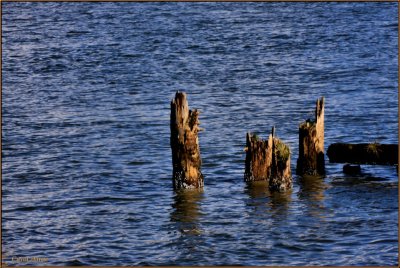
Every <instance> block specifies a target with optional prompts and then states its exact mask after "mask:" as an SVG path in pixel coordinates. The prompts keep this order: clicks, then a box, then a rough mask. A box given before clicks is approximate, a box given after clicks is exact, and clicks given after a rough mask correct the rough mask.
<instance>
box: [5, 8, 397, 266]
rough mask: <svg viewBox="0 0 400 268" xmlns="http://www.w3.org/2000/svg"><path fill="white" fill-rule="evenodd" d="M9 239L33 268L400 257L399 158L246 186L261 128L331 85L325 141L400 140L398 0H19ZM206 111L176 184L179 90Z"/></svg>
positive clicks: (9, 39)
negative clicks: (190, 167)
mask: <svg viewBox="0 0 400 268" xmlns="http://www.w3.org/2000/svg"><path fill="white" fill-rule="evenodd" d="M2 6H3V11H2V12H3V16H2V23H3V28H2V31H3V32H2V33H3V47H2V48H3V58H2V62H3V67H2V68H3V69H2V72H3V73H2V74H3V81H2V82H3V91H2V100H3V102H2V116H3V117H2V123H3V125H2V126H3V128H2V142H3V147H2V157H3V158H2V159H3V163H2V171H3V173H2V175H3V177H2V196H3V199H2V243H3V245H2V246H3V253H4V254H5V255H6V259H5V261H6V262H7V263H8V264H9V265H19V264H20V263H16V262H15V261H14V262H13V261H12V259H11V258H12V257H13V256H15V257H45V258H48V261H47V262H45V263H38V262H28V263H26V264H31V265H278V264H279V265H397V264H398V180H397V174H396V169H395V168H394V167H372V166H363V167H362V168H363V175H361V176H358V177H349V176H345V175H344V174H342V171H341V168H342V166H341V165H336V164H329V163H328V162H327V166H326V168H327V176H326V177H325V178H324V179H302V178H299V177H297V176H294V186H293V189H292V190H291V191H290V192H288V193H285V194H272V193H269V192H268V191H267V190H266V186H265V185H263V184H262V183H261V184H258V185H252V186H247V185H246V184H245V183H244V182H243V173H244V159H245V152H244V151H243V149H244V146H245V134H246V131H253V132H257V133H258V134H259V135H260V136H261V137H263V138H265V137H267V135H268V134H269V132H270V129H271V127H272V126H273V125H275V126H276V128H277V135H278V136H279V137H280V138H281V139H282V140H284V141H285V142H287V144H289V146H290V148H291V151H292V161H291V162H292V171H294V170H295V164H296V160H297V155H298V124H299V123H300V122H302V121H303V120H305V119H306V118H308V117H310V116H311V115H312V114H313V111H314V108H315V101H316V99H317V98H318V97H320V96H325V98H326V106H325V148H327V147H328V145H329V144H331V143H334V142H374V141H378V142H381V143H397V142H398V108H397V107H398V88H397V84H398V75H397V71H398V67H397V66H398V64H397V63H398V39H397V37H398V23H397V21H398V15H397V8H398V4H397V3H122V2H121V3H2ZM177 90H184V91H186V92H187V93H188V100H189V105H190V107H193V108H198V109H200V110H201V112H202V113H201V115H200V121H201V127H203V128H205V131H204V132H202V133H201V134H200V138H199V139H200V147H201V154H202V159H203V166H202V170H203V173H204V177H205V187H204V190H203V191H185V192H182V193H175V192H174V191H173V190H172V181H171V174H172V165H171V151H170V147H169V135H170V132H169V116H170V110H169V109H170V104H169V102H170V100H171V99H172V98H173V96H174V93H175V91H177Z"/></svg>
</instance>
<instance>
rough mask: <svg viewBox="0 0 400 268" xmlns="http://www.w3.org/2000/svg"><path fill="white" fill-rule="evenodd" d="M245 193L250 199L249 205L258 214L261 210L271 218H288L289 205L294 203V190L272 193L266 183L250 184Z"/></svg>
mask: <svg viewBox="0 0 400 268" xmlns="http://www.w3.org/2000/svg"><path fill="white" fill-rule="evenodd" d="M245 192H246V193H247V194H248V195H249V197H250V199H249V200H248V201H247V202H248V203H247V205H249V206H253V207H255V211H256V214H258V211H260V210H261V212H262V213H267V215H268V216H269V217H271V218H279V219H282V217H286V215H287V211H288V208H289V204H290V202H291V201H292V198H291V195H292V190H289V191H286V192H282V193H280V192H270V191H269V189H268V183H267V182H266V181H257V182H252V183H248V184H247V185H246V189H245Z"/></svg>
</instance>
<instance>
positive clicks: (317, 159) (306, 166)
mask: <svg viewBox="0 0 400 268" xmlns="http://www.w3.org/2000/svg"><path fill="white" fill-rule="evenodd" d="M324 106H325V98H324V97H321V98H320V99H318V100H317V104H316V108H315V120H310V119H308V120H306V122H303V123H301V124H300V126H299V158H298V159H297V167H296V174H297V175H313V176H319V175H324V174H325V156H324V109H325V107H324Z"/></svg>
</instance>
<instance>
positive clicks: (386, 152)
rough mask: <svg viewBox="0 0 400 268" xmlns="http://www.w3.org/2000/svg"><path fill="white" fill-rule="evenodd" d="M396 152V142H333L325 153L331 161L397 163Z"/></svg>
mask: <svg viewBox="0 0 400 268" xmlns="http://www.w3.org/2000/svg"><path fill="white" fill-rule="evenodd" d="M398 152H399V149H398V145H397V144H379V143H358V144H349V143H333V144H331V145H330V146H329V147H328V151H327V155H328V157H329V162H331V163H351V164H368V165H397V164H398V161H399V157H398V156H399V154H398Z"/></svg>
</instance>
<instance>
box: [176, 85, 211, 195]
mask: <svg viewBox="0 0 400 268" xmlns="http://www.w3.org/2000/svg"><path fill="white" fill-rule="evenodd" d="M198 118H199V112H198V111H197V110H194V111H192V110H189V105H188V102H187V100H186V93H184V92H179V91H178V92H176V94H175V98H174V99H173V100H172V101H171V124H170V125H171V149H172V166H173V171H172V172H173V184H174V189H181V188H201V187H203V184H204V182H203V174H202V173H201V170H200V167H201V157H200V147H199V138H198V136H197V133H198V132H199V131H200V128H199V125H200V122H199V119H198Z"/></svg>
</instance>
